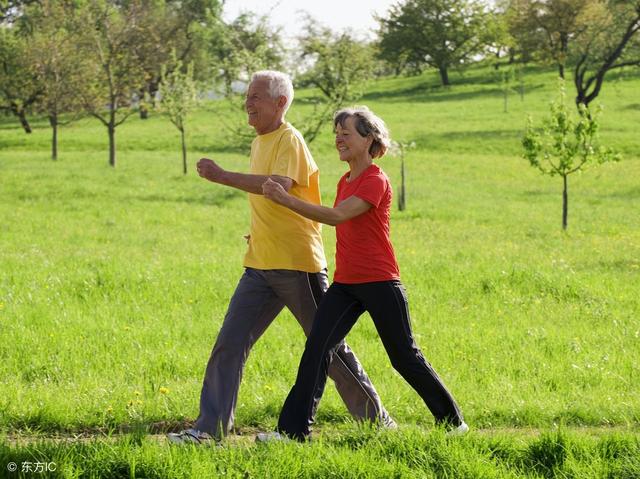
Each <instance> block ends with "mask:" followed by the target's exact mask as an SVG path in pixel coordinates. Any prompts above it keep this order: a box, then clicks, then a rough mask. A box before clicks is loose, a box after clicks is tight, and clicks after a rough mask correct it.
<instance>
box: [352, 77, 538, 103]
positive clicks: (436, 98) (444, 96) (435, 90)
mask: <svg viewBox="0 0 640 479" xmlns="http://www.w3.org/2000/svg"><path fill="white" fill-rule="evenodd" d="M471 84H474V85H481V84H483V83H482V82H472V83H471ZM486 84H487V85H491V84H495V82H489V81H488V82H486ZM544 86H545V85H544V84H542V83H539V84H536V85H525V96H526V95H527V94H530V93H531V91H533V90H539V89H541V88H543V87H544ZM502 94H503V92H502V90H501V89H500V88H499V87H498V86H495V87H492V88H488V87H485V88H481V89H477V90H473V91H456V85H455V84H454V85H452V86H449V87H444V86H433V85H432V84H430V83H429V82H424V83H420V84H418V85H414V86H412V87H410V88H405V89H396V90H391V91H375V92H370V93H367V94H365V95H364V96H363V97H362V98H361V101H362V100H364V101H367V100H375V101H385V100H386V101H396V100H398V99H401V98H407V97H410V98H411V101H412V102H419V103H442V102H453V101H465V100H474V99H477V98H482V97H486V98H494V97H496V96H500V95H502ZM513 94H515V93H512V95H513Z"/></svg>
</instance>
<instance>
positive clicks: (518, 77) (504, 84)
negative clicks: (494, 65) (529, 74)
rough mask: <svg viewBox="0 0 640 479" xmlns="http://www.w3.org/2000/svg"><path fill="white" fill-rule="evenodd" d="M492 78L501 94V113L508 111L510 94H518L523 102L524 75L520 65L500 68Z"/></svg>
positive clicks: (515, 64)
mask: <svg viewBox="0 0 640 479" xmlns="http://www.w3.org/2000/svg"><path fill="white" fill-rule="evenodd" d="M494 77H495V79H496V83H497V84H498V86H499V87H500V91H501V92H502V98H503V111H504V113H507V112H508V111H509V95H510V94H511V93H512V92H518V93H519V94H520V101H523V100H524V74H523V71H522V65H520V64H518V63H514V64H511V65H506V66H502V67H500V68H499V69H498V71H497V72H496V73H495V74H494Z"/></svg>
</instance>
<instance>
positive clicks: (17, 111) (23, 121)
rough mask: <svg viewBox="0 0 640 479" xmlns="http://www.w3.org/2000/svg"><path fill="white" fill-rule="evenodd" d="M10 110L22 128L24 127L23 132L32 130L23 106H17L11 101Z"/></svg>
mask: <svg viewBox="0 0 640 479" xmlns="http://www.w3.org/2000/svg"><path fill="white" fill-rule="evenodd" d="M11 111H12V112H13V114H14V115H16V116H17V117H18V119H19V120H20V125H22V128H23V129H24V132H25V133H31V131H32V130H31V125H29V122H28V121H27V116H26V115H25V112H24V108H19V107H18V105H16V104H15V103H12V104H11Z"/></svg>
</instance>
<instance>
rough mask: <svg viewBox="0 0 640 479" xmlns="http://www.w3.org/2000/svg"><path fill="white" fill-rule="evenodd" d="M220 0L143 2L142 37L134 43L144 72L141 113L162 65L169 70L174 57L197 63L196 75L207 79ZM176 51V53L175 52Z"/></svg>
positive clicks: (151, 96) (155, 88) (144, 113)
mask: <svg viewBox="0 0 640 479" xmlns="http://www.w3.org/2000/svg"><path fill="white" fill-rule="evenodd" d="M220 6H221V4H220V2H219V1H218V0H187V1H184V0H181V1H178V0H152V1H146V2H142V4H141V8H142V9H143V10H144V13H143V14H142V15H140V18H139V25H138V26H139V28H140V31H141V34H140V37H141V38H142V41H140V42H138V43H136V44H135V45H133V46H132V48H133V49H134V50H135V52H134V54H135V56H136V57H137V58H138V61H139V62H140V67H141V69H142V71H143V72H144V74H143V75H144V84H143V88H142V89H141V90H140V92H139V93H138V95H139V97H140V99H141V100H142V101H141V102H140V117H141V118H142V119H145V118H147V115H148V108H147V101H146V100H147V99H149V100H150V101H151V102H152V103H153V101H154V99H155V98H156V92H157V91H158V86H159V84H160V81H161V78H160V77H161V67H164V68H165V69H166V71H167V73H170V72H171V71H173V69H174V68H176V64H175V63H172V59H173V58H175V59H176V60H179V61H181V62H183V64H188V63H191V64H193V65H194V75H197V78H198V79H200V80H204V79H205V78H206V77H207V75H208V74H209V70H210V68H209V59H208V58H207V52H206V50H207V42H208V38H209V37H210V36H211V32H212V31H215V30H216V29H217V26H218V24H219V23H220V18H219V17H220ZM172 52H175V55H173V54H172Z"/></svg>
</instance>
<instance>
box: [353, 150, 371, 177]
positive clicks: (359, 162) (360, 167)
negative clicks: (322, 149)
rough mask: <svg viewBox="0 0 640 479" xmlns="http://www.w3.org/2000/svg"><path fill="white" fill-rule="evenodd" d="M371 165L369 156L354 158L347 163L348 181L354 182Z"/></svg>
mask: <svg viewBox="0 0 640 479" xmlns="http://www.w3.org/2000/svg"><path fill="white" fill-rule="evenodd" d="M372 164H373V159H372V158H371V156H370V155H369V154H367V155H366V156H361V157H360V158H354V159H353V160H351V161H349V179H348V181H353V180H355V179H356V178H357V177H358V176H360V174H361V173H362V172H363V171H364V170H366V169H367V168H369V167H370V166H371V165H372Z"/></svg>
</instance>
